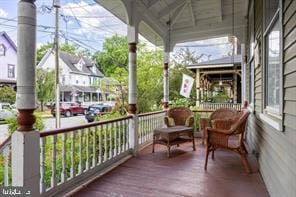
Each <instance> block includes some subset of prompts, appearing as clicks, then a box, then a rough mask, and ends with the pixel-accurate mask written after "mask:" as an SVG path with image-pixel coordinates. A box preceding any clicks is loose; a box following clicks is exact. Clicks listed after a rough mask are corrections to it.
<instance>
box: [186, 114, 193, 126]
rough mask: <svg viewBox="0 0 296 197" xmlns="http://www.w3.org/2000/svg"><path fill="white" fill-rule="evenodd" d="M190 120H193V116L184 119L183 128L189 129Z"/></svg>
mask: <svg viewBox="0 0 296 197" xmlns="http://www.w3.org/2000/svg"><path fill="white" fill-rule="evenodd" d="M191 119H193V120H194V116H193V115H191V116H188V117H187V118H186V121H185V126H186V127H190V126H191V125H190V124H191V123H190V121H191Z"/></svg>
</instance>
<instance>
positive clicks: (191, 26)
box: [96, 0, 248, 45]
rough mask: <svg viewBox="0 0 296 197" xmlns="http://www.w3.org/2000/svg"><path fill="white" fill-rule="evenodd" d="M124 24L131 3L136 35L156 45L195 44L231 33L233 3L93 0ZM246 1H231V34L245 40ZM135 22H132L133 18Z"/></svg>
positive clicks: (225, 0)
mask: <svg viewBox="0 0 296 197" xmlns="http://www.w3.org/2000/svg"><path fill="white" fill-rule="evenodd" d="M96 1H97V2H98V3H99V4H100V5H102V6H103V7H104V8H106V9H107V10H109V11H110V12H111V13H113V14H114V15H115V16H117V17H118V18H120V19H121V20H122V21H123V22H125V23H128V20H131V19H132V18H131V15H132V14H131V9H130V7H131V2H133V3H134V4H133V5H134V8H135V9H136V10H137V14H136V15H135V17H137V18H138V19H140V25H139V32H140V34H141V35H143V36H144V37H145V38H146V39H148V40H149V41H150V42H152V43H154V44H156V45H163V41H164V40H167V39H166V38H168V25H167V22H168V21H171V22H170V23H171V30H170V44H171V45H174V44H176V43H181V42H187V41H195V40H201V39H206V38H212V37H219V36H226V35H231V34H232V33H233V28H232V27H233V21H232V0H182V1H181V0H137V1H133V0H96ZM247 9H248V1H246V0H235V1H234V14H235V17H234V35H235V36H237V37H238V38H239V39H240V40H241V39H243V38H244V28H245V26H246V20H245V17H246V15H247ZM132 20H135V19H132Z"/></svg>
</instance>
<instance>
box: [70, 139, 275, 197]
mask: <svg viewBox="0 0 296 197" xmlns="http://www.w3.org/2000/svg"><path fill="white" fill-rule="evenodd" d="M196 148H197V149H196V151H192V144H191V143H187V144H183V145H180V147H172V158H167V152H166V147H164V146H160V145H157V146H156V148H155V151H156V152H155V153H154V154H152V153H151V150H152V147H151V146H149V147H147V148H145V149H144V150H142V151H141V152H140V153H139V156H138V157H136V158H132V159H130V160H128V161H127V162H125V163H123V164H121V165H120V166H119V167H117V168H115V169H114V170H113V171H111V172H109V173H108V174H106V175H104V176H103V177H101V178H99V179H98V180H96V181H94V182H93V183H91V184H89V185H88V186H87V187H86V188H84V189H83V190H81V191H79V192H78V193H76V194H75V195H74V196H79V197H90V196H91V197H94V196H100V197H101V196H102V197H104V196H109V197H126V196H128V197H134V196H135V197H138V196H151V197H152V196H153V197H169V196H170V197H171V196H196V197H198V196H202V197H204V196H206V197H224V196H225V197H226V196H227V197H232V196H233V197H238V196H239V197H251V196H258V197H264V196H269V195H268V193H267V191H266V188H265V185H264V182H263V180H262V178H261V176H260V174H259V172H258V168H257V166H256V161H255V158H254V157H253V156H252V155H251V154H249V156H248V157H249V161H250V163H251V166H252V170H253V173H252V174H251V175H248V174H246V173H245V171H244V168H243V166H242V163H241V160H240V157H239V156H238V155H236V154H234V153H232V152H227V151H224V150H217V151H216V152H215V160H212V159H211V158H209V163H208V170H207V171H204V169H203V165H204V152H205V150H204V146H203V145H201V141H200V140H199V139H198V140H196Z"/></svg>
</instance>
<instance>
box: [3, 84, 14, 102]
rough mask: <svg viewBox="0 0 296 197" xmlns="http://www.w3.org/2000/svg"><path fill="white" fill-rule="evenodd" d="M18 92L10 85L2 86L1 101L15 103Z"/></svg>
mask: <svg viewBox="0 0 296 197" xmlns="http://www.w3.org/2000/svg"><path fill="white" fill-rule="evenodd" d="M15 99H16V92H15V91H14V90H13V89H12V88H11V87H8V86H3V87H0V102H4V103H6V102H7V103H10V104H13V103H15Z"/></svg>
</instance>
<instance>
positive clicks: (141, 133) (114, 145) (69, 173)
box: [0, 110, 213, 196]
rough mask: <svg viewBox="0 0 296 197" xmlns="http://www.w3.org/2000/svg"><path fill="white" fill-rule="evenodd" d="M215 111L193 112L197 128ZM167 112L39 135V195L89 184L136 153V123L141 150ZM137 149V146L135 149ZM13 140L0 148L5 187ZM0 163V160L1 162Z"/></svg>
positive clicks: (7, 179)
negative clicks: (85, 183) (104, 171)
mask: <svg viewBox="0 0 296 197" xmlns="http://www.w3.org/2000/svg"><path fill="white" fill-rule="evenodd" d="M212 111H213V110H193V112H194V114H195V127H196V129H198V124H199V118H200V117H203V116H209V115H210V114H211V112H212ZM165 114H166V112H165V111H157V112H150V113H144V114H139V115H138V116H135V117H137V118H138V121H134V120H133V116H126V117H122V118H118V119H113V120H108V121H102V122H95V123H90V124H84V125H80V126H76V127H71V128H61V129H54V130H50V131H44V132H41V133H40V194H41V195H42V196H53V195H58V194H61V193H66V192H69V190H72V189H74V188H75V187H77V186H79V185H80V184H81V183H83V182H85V181H90V180H92V179H93V178H94V177H96V176H97V175H98V174H100V172H101V171H102V170H105V169H108V167H110V166H111V165H113V164H116V163H118V161H119V160H121V159H125V158H128V157H130V156H131V154H132V153H133V151H132V149H133V147H132V144H131V143H130V141H129V140H130V137H131V136H130V135H132V134H131V133H132V132H135V131H130V128H132V127H130V126H131V125H133V124H134V123H135V122H137V131H138V138H137V140H136V143H137V144H138V145H139V146H138V147H140V148H141V147H144V146H145V145H146V144H148V143H149V142H151V141H152V139H153V130H154V129H155V128H158V127H163V126H164V116H165ZM135 147H137V146H135ZM10 152H11V142H10V138H9V139H7V140H6V141H5V143H3V144H2V145H0V153H1V155H2V157H3V160H2V164H3V172H4V173H3V186H8V185H11V184H10V183H11V181H10V180H11V176H10V174H11V168H10V166H11V165H10V162H11V159H10ZM0 161H1V160H0Z"/></svg>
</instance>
